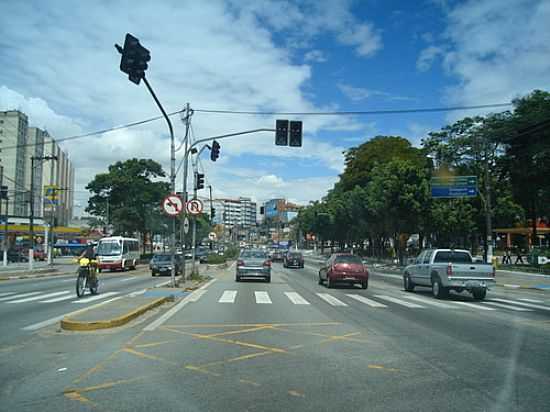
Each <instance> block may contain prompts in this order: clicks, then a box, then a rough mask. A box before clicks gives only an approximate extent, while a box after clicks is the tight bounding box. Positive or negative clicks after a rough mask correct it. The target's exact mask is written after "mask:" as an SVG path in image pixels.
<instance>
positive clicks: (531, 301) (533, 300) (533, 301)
mask: <svg viewBox="0 0 550 412" xmlns="http://www.w3.org/2000/svg"><path fill="white" fill-rule="evenodd" d="M518 300H522V301H524V302H530V303H544V301H543V300H538V299H527V298H523V299H522V298H519V299H518Z"/></svg>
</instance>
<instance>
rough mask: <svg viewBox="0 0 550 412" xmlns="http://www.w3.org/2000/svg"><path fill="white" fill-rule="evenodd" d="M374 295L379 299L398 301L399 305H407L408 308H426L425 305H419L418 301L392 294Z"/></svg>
mask: <svg viewBox="0 0 550 412" xmlns="http://www.w3.org/2000/svg"><path fill="white" fill-rule="evenodd" d="M374 296H375V297H377V298H378V299H382V300H387V301H388V302H392V303H397V304H398V305H401V306H405V307H407V308H414V309H419V308H424V306H422V305H417V304H416V303H411V302H407V301H405V300H402V299H397V298H394V297H391V296H386V295H374Z"/></svg>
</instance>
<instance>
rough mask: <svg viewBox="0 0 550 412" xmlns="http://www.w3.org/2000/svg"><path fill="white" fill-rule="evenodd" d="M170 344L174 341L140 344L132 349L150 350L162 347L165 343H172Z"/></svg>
mask: <svg viewBox="0 0 550 412" xmlns="http://www.w3.org/2000/svg"><path fill="white" fill-rule="evenodd" d="M172 342H176V339H171V340H163V341H160V342H151V343H142V344H139V345H134V348H152V347H154V346H160V345H164V344H166V343H172Z"/></svg>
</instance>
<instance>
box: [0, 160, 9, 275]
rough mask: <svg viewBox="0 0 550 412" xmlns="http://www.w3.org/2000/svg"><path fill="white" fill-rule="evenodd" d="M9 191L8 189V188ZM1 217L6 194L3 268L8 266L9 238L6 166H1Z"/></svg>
mask: <svg viewBox="0 0 550 412" xmlns="http://www.w3.org/2000/svg"><path fill="white" fill-rule="evenodd" d="M6 189H7V187H6ZM0 191H1V195H0V217H2V200H3V199H4V194H5V197H6V212H5V214H6V216H5V217H4V219H5V220H6V221H5V222H4V236H3V237H2V264H3V266H7V265H8V252H7V250H6V249H7V248H6V245H7V239H6V238H7V236H8V191H7V190H6V191H5V192H4V166H0Z"/></svg>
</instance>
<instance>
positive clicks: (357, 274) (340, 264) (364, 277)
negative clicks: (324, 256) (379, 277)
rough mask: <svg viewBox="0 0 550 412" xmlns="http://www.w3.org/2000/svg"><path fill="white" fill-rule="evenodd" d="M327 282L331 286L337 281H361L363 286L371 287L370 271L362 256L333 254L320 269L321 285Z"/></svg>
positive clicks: (328, 286)
mask: <svg viewBox="0 0 550 412" xmlns="http://www.w3.org/2000/svg"><path fill="white" fill-rule="evenodd" d="M323 283H326V285H327V288H331V287H333V286H334V284H336V283H347V284H350V285H355V284H356V283H359V284H360V285H361V288H363V289H367V288H368V287H369V271H368V270H367V268H366V267H365V265H363V261H362V260H361V258H359V257H358V256H355V255H351V254H349V253H336V254H334V255H332V256H331V257H330V258H329V260H328V261H327V262H326V263H325V265H324V266H323V267H321V269H320V270H319V285H322V284H323Z"/></svg>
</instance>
